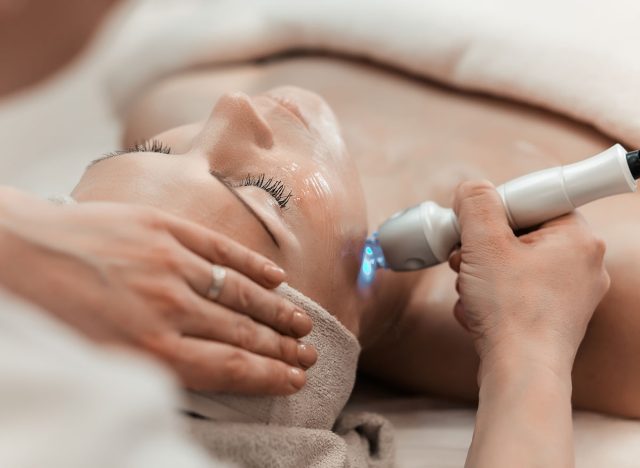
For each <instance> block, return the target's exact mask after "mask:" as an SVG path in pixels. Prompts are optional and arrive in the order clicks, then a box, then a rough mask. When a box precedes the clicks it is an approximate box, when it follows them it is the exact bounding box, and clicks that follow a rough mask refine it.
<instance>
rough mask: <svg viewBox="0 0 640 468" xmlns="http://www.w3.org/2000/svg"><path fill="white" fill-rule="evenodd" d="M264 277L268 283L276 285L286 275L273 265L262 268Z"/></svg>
mask: <svg viewBox="0 0 640 468" xmlns="http://www.w3.org/2000/svg"><path fill="white" fill-rule="evenodd" d="M264 276H265V278H267V280H269V282H270V283H274V284H275V285H278V284H280V283H282V282H283V281H284V279H285V277H286V274H285V272H284V270H283V269H282V268H280V267H277V266H275V265H273V264H267V265H265V267H264Z"/></svg>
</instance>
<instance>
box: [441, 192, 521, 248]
mask: <svg viewBox="0 0 640 468" xmlns="http://www.w3.org/2000/svg"><path fill="white" fill-rule="evenodd" d="M453 206H454V208H453V209H454V211H455V212H456V215H457V216H458V222H459V224H460V236H461V242H462V245H467V246H473V245H474V244H476V245H477V244H478V243H480V244H486V243H487V242H488V241H490V243H491V244H494V245H495V243H496V242H510V241H512V240H513V239H515V235H514V234H513V231H512V229H511V227H510V226H509V221H508V219H507V213H506V211H505V208H504V205H503V204H502V199H501V198H500V195H498V192H497V191H496V189H495V187H494V186H493V184H492V183H491V182H489V181H486V180H485V181H468V182H463V183H462V184H460V185H459V186H458V188H457V189H456V193H455V200H454V204H453Z"/></svg>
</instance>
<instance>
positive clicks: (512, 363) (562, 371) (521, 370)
mask: <svg viewBox="0 0 640 468" xmlns="http://www.w3.org/2000/svg"><path fill="white" fill-rule="evenodd" d="M573 358H574V354H571V353H569V351H566V350H565V351H558V350H554V351H551V347H550V346H543V345H541V344H539V345H537V346H535V345H528V346H525V345H524V344H522V343H520V344H519V346H518V347H506V348H499V349H498V348H494V349H493V350H492V352H490V353H486V354H485V355H484V356H482V358H481V361H480V368H479V370H478V385H479V386H480V387H482V384H483V382H486V381H488V380H490V381H492V382H494V383H495V382H502V383H508V382H511V381H515V380H519V381H523V380H527V379H528V378H534V377H535V378H542V379H544V380H545V381H546V380H552V379H555V380H556V381H557V382H558V383H561V384H563V385H568V387H569V391H570V390H571V370H572V368H573Z"/></svg>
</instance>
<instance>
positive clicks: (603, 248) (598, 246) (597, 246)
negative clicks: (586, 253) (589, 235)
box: [593, 237, 607, 260]
mask: <svg viewBox="0 0 640 468" xmlns="http://www.w3.org/2000/svg"><path fill="white" fill-rule="evenodd" d="M593 248H594V251H595V255H596V256H597V258H598V259H600V260H602V259H603V258H604V254H605V253H606V252H607V244H606V243H605V241H604V240H603V239H601V238H599V237H596V238H595V239H594V246H593Z"/></svg>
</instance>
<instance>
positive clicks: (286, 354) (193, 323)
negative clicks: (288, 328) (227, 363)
mask: <svg viewBox="0 0 640 468" xmlns="http://www.w3.org/2000/svg"><path fill="white" fill-rule="evenodd" d="M194 296H195V295H194ZM175 320H176V322H177V325H178V327H179V328H180V330H181V331H182V333H184V334H186V335H189V336H193V337H198V338H205V339H208V340H213V341H219V342H222V343H227V344H230V345H233V346H236V347H238V348H242V349H245V350H247V351H251V352H252V353H256V354H260V355H262V356H266V357H271V358H273V359H278V360H280V361H283V362H286V363H288V364H291V365H293V366H297V367H302V368H305V369H306V368H308V367H311V366H312V365H313V364H315V362H316V360H317V357H318V355H317V352H316V350H315V348H314V347H313V346H311V345H308V344H304V343H300V342H298V341H297V340H295V339H293V338H291V337H289V336H283V335H280V334H279V333H277V332H276V331H274V330H273V329H271V328H270V327H267V326H266V325H262V324H260V323H258V322H256V321H254V320H252V319H251V318H250V317H248V316H246V315H243V314H240V313H237V312H234V311H232V310H229V309H226V308H224V307H222V306H220V305H218V304H216V303H213V302H211V301H208V300H206V299H203V298H200V297H197V296H195V297H194V301H193V307H191V308H190V310H189V311H187V312H186V313H182V314H176V319H175Z"/></svg>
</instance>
